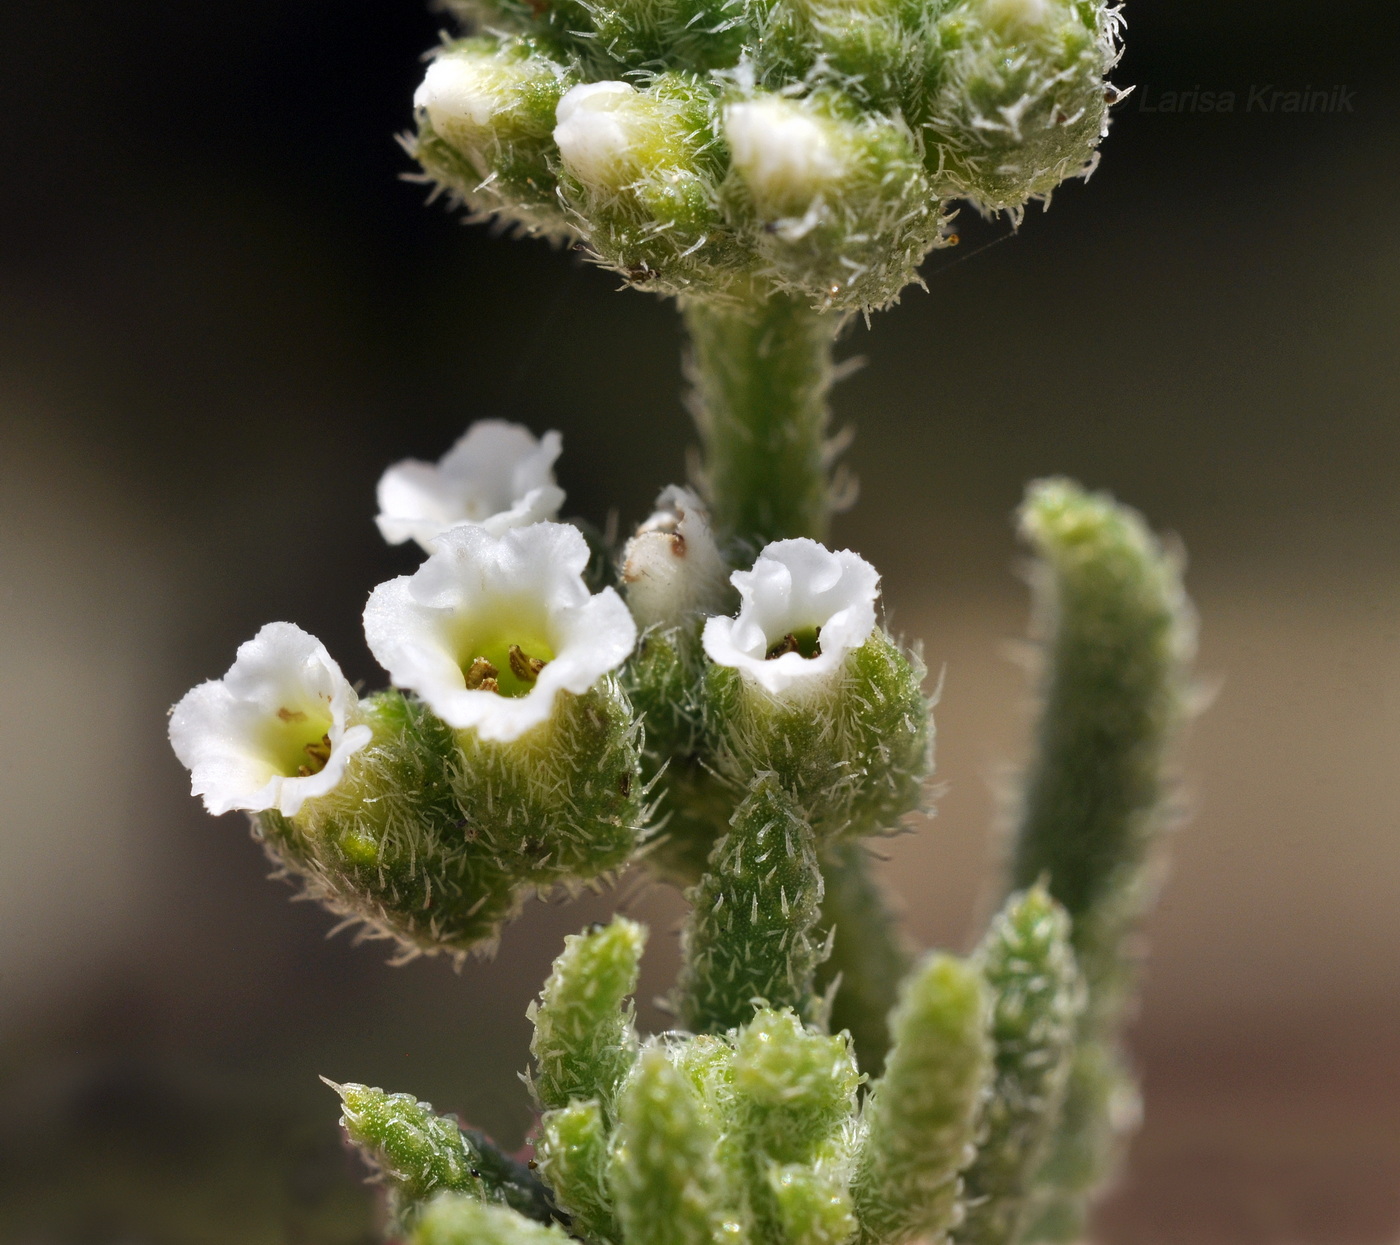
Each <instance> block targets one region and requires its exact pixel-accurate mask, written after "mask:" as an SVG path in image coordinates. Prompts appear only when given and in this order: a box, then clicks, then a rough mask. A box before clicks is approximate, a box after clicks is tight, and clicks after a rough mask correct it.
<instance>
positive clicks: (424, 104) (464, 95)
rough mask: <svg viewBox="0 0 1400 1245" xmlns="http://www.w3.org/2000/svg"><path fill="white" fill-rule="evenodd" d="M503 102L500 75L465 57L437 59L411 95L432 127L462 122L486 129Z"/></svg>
mask: <svg viewBox="0 0 1400 1245" xmlns="http://www.w3.org/2000/svg"><path fill="white" fill-rule="evenodd" d="M504 103H505V99H504V97H503V95H502V92H501V83H500V75H499V74H498V73H496V72H493V70H492V68H491V67H489V66H487V65H485V64H483V63H482V62H481V61H480V60H478V59H477V58H474V57H466V56H440V57H438V59H437V60H435V61H434V62H433V63H432V64H431V65H429V66H428V72H427V74H426V75H425V76H424V78H423V81H422V83H421V85H420V86H419V87H418V90H417V91H416V92H415V93H414V96H413V106H414V107H415V108H422V109H425V110H426V111H427V114H428V119H429V120H430V121H432V123H433V124H434V125H435V126H441V125H443V124H444V123H447V122H452V121H465V122H467V123H469V124H471V125H473V126H475V127H477V128H485V127H486V126H488V125H489V124H490V123H491V118H492V117H494V116H495V115H496V113H498V112H499V111H500V110H501V107H502V106H503V104H504Z"/></svg>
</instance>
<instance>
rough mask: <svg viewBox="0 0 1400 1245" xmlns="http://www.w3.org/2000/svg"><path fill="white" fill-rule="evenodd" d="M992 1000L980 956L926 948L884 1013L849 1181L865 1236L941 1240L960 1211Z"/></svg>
mask: <svg viewBox="0 0 1400 1245" xmlns="http://www.w3.org/2000/svg"><path fill="white" fill-rule="evenodd" d="M988 1012H989V1000H988V998H987V987H986V985H985V983H984V981H983V979H982V974H981V972H980V971H979V970H978V968H977V966H976V965H974V964H970V963H968V962H966V961H963V960H959V959H956V958H954V957H952V956H948V955H941V954H935V955H931V956H929V957H928V959H926V960H925V961H924V963H923V964H922V965H921V966H920V967H919V968H918V969H916V970H915V972H914V974H913V975H912V976H911V977H910V979H909V980H908V981H907V982H906V983H905V986H904V988H903V990H902V991H901V995H900V1001H899V1005H898V1006H897V1007H896V1008H895V1010H894V1013H893V1014H892V1015H891V1017H890V1032H891V1034H892V1036H893V1039H894V1041H893V1044H892V1045H891V1047H890V1054H889V1059H888V1062H887V1064H886V1066H885V1074H884V1076H882V1077H881V1078H880V1079H879V1080H878V1081H876V1082H875V1083H874V1085H873V1086H872V1087H871V1092H870V1094H869V1096H868V1097H867V1098H866V1102H865V1110H864V1112H863V1114H862V1125H863V1129H864V1136H863V1138H862V1141H861V1148H860V1156H859V1159H858V1162H857V1167H856V1176H855V1181H854V1193H855V1206H856V1216H857V1218H858V1219H859V1221H860V1241H861V1242H862V1243H863V1245H902V1243H903V1242H905V1241H909V1240H912V1239H913V1238H915V1237H926V1238H929V1239H932V1240H934V1241H941V1240H943V1239H944V1238H945V1235H946V1233H947V1232H948V1231H949V1230H950V1229H951V1228H952V1226H953V1225H954V1223H956V1221H957V1215H958V1210H959V1198H960V1194H961V1182H960V1180H959V1173H960V1172H961V1171H962V1169H963V1168H964V1167H966V1166H967V1164H968V1163H969V1161H970V1160H971V1158H972V1142H973V1140H974V1138H975V1137H976V1133H977V1121H978V1117H979V1113H980V1111H981V1106H982V1101H983V1098H984V1095H985V1092H986V1088H987V1085H988V1082H989V1080H990V1076H991V1067H992V1059H991V1056H992V1052H991V1043H990V1041H989V1040H988V1036H987V1018H988Z"/></svg>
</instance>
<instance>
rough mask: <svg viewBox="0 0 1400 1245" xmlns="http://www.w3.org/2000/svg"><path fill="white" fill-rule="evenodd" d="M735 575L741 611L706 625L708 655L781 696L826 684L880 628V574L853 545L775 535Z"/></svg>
mask: <svg viewBox="0 0 1400 1245" xmlns="http://www.w3.org/2000/svg"><path fill="white" fill-rule="evenodd" d="M730 579H731V581H732V582H733V584H734V586H735V587H736V588H737V589H738V590H739V600H740V606H739V614H738V617H736V618H711V619H710V620H709V621H708V622H707V623H706V624H705V631H704V636H703V643H704V646H705V653H706V655H707V656H708V657H709V658H710V660H711V661H713V662H715V663H716V664H717V665H721V666H732V667H733V668H735V669H736V670H739V671H741V672H742V673H743V675H744V677H745V678H747V679H751V680H752V681H754V682H755V683H758V684H759V685H761V686H762V687H764V688H766V689H767V690H768V691H769V692H772V693H773V694H775V695H778V694H781V693H784V692H787V691H789V690H801V689H802V688H803V687H808V688H813V689H815V688H817V687H820V686H824V685H825V684H826V682H827V680H828V679H829V677H830V676H832V675H834V674H835V673H836V672H837V671H839V670H840V668H841V665H842V663H843V662H844V661H845V658H846V654H847V653H849V652H850V651H851V650H852V649H856V648H859V647H860V646H861V645H862V644H864V643H865V641H866V640H867V639H869V638H870V634H871V632H872V631H874V630H875V599H876V597H878V596H879V592H880V587H879V585H880V576H879V573H878V572H877V571H876V570H875V568H874V567H873V566H871V565H870V563H869V562H867V561H866V560H865V559H864V558H862V557H860V556H859V555H858V554H854V553H852V552H851V551H850V550H849V549H842V550H840V551H839V552H837V553H833V552H831V550H829V549H827V548H825V547H824V546H822V545H819V544H817V542H816V541H814V540H807V539H805V538H803V539H798V540H779V541H775V542H774V543H773V544H771V545H769V546H768V547H767V548H766V549H764V550H763V552H762V553H761V554H759V556H758V561H757V562H755V563H754V565H753V570H751V571H735V572H734V574H733V575H731V576H730Z"/></svg>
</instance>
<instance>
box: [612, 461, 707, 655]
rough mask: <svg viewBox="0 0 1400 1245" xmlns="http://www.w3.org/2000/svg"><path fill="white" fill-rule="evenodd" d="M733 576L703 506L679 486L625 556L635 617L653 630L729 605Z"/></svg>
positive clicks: (662, 499)
mask: <svg viewBox="0 0 1400 1245" xmlns="http://www.w3.org/2000/svg"><path fill="white" fill-rule="evenodd" d="M728 576H729V567H728V566H726V565H725V562H724V559H723V558H722V557H721V556H720V552H719V547H718V546H717V545H716V544H715V537H714V533H713V532H712V531H711V530H710V515H709V512H708V511H707V510H706V509H705V504H704V502H702V501H701V500H700V498H699V497H697V496H696V495H695V494H694V493H693V492H691V491H690V489H688V488H681V487H680V486H679V485H675V484H673V485H671V486H670V487H669V488H666V489H663V490H662V492H661V495H660V496H659V497H658V498H657V499H656V513H655V514H653V515H652V516H651V518H649V519H648V520H647V521H646V522H645V523H643V524H642V525H641V527H639V528H638V529H637V534H636V535H635V536H633V537H632V539H631V540H629V541H628V542H627V548H626V550H624V552H623V561H622V581H623V583H624V584H626V586H627V604H628V606H629V607H630V608H631V610H632V616H633V617H634V618H635V619H636V620H637V622H638V624H639V625H640V626H643V627H649V626H652V625H653V624H657V623H660V624H670V623H677V622H680V621H681V620H682V619H684V618H686V617H687V616H690V615H693V614H696V613H712V612H713V611H714V610H715V609H717V608H719V606H720V604H721V603H722V602H723V601H724V598H725V595H726V581H727V579H728Z"/></svg>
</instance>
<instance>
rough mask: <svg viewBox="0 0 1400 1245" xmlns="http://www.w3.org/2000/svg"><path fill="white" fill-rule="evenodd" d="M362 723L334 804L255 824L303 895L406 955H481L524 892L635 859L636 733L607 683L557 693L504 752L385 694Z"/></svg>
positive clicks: (613, 685)
mask: <svg viewBox="0 0 1400 1245" xmlns="http://www.w3.org/2000/svg"><path fill="white" fill-rule="evenodd" d="M364 709H365V720H366V721H367V722H368V723H369V725H370V726H371V728H372V730H373V732H374V736H373V739H372V741H371V742H370V744H369V745H368V746H367V747H365V748H364V749H362V750H361V751H359V752H357V753H356V754H355V755H354V757H352V758H351V761H350V764H349V766H348V767H347V769H346V772H345V777H344V778H343V779H342V780H341V782H340V783H338V784H337V785H336V787H335V788H334V790H332V791H331V792H330V793H329V794H327V795H325V796H321V797H319V798H316V799H312V800H308V801H307V802H306V804H305V805H304V806H303V807H302V810H301V812H300V813H298V814H297V816H296V817H292V818H288V817H283V816H282V815H281V814H279V813H276V812H266V813H262V814H259V816H258V823H257V824H258V828H259V829H260V831H261V834H262V836H263V838H264V840H265V842H266V844H267V846H268V847H269V849H270V850H271V851H272V853H273V855H274V856H275V857H276V858H277V859H278V860H280V861H281V862H282V863H283V864H285V865H286V866H287V868H288V869H289V870H290V871H291V872H292V873H294V874H296V875H297V876H299V877H300V878H301V879H302V880H303V881H304V883H305V885H306V889H307V892H308V893H309V894H311V895H312V896H314V897H315V898H317V899H319V900H320V901H321V902H322V903H324V904H325V905H326V906H327V907H328V908H330V909H331V910H332V911H334V912H339V913H341V914H343V915H344V916H346V917H348V918H351V919H353V920H357V921H361V922H363V923H364V924H365V925H366V926H367V927H368V928H369V929H370V930H372V931H373V932H375V933H378V934H383V935H387V936H391V937H393V938H395V939H397V940H398V942H399V943H400V944H401V945H402V946H403V947H404V948H405V950H406V951H407V952H409V953H418V952H427V953H429V954H431V953H434V952H439V951H443V952H447V953H449V954H454V955H461V954H463V953H464V952H466V951H468V950H473V949H481V948H489V947H490V946H491V945H492V943H493V941H494V939H495V937H496V934H497V932H498V931H499V929H500V926H501V925H502V923H503V922H505V921H506V920H507V919H509V918H510V917H511V916H512V915H513V914H514V913H515V912H516V910H517V909H518V908H519V905H520V903H521V902H522V900H523V898H524V894H525V892H526V890H527V888H529V887H531V886H534V887H550V886H554V885H558V884H565V885H568V884H572V883H577V882H584V881H588V880H590V879H593V878H596V877H598V876H600V875H602V874H605V873H607V872H608V871H610V870H613V869H617V868H619V867H621V866H622V865H623V864H624V863H626V861H627V860H628V859H629V857H630V856H631V854H632V852H633V851H634V849H635V848H636V846H637V843H638V841H639V838H640V836H641V833H642V821H643V810H642V803H641V802H642V791H641V783H640V753H639V737H638V736H639V727H638V725H637V723H636V722H635V720H634V718H633V715H632V711H631V707H630V705H629V704H628V703H627V698H626V697H625V696H624V695H623V694H622V692H621V690H620V687H619V685H618V684H617V682H616V681H615V680H613V679H611V678H610V679H607V680H604V681H603V682H601V683H599V684H598V685H597V686H596V687H594V688H593V689H592V690H590V691H588V692H586V693H585V694H584V695H582V696H571V695H568V694H561V695H560V697H559V700H558V704H557V708H556V710H555V713H554V715H553V717H552V718H551V719H550V720H549V721H548V722H546V723H544V724H542V725H541V726H539V727H537V728H535V729H534V730H532V731H530V732H529V733H528V734H526V735H525V736H523V737H522V738H520V739H518V740H515V741H513V742H511V743H494V742H487V741H484V740H482V739H480V738H479V737H478V736H477V735H476V733H475V732H473V731H453V730H451V729H450V728H449V727H447V726H446V725H444V724H443V723H442V722H441V721H440V720H439V719H437V718H436V717H434V716H433V714H432V713H430V712H429V711H428V710H427V708H426V707H425V706H424V705H423V704H422V703H421V702H419V701H417V700H415V699H412V698H410V697H406V696H404V695H402V694H401V693H399V692H397V691H394V690H390V691H387V692H382V693H379V694H377V695H375V696H373V697H371V698H370V699H369V700H367V701H366V702H365V705H364Z"/></svg>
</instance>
